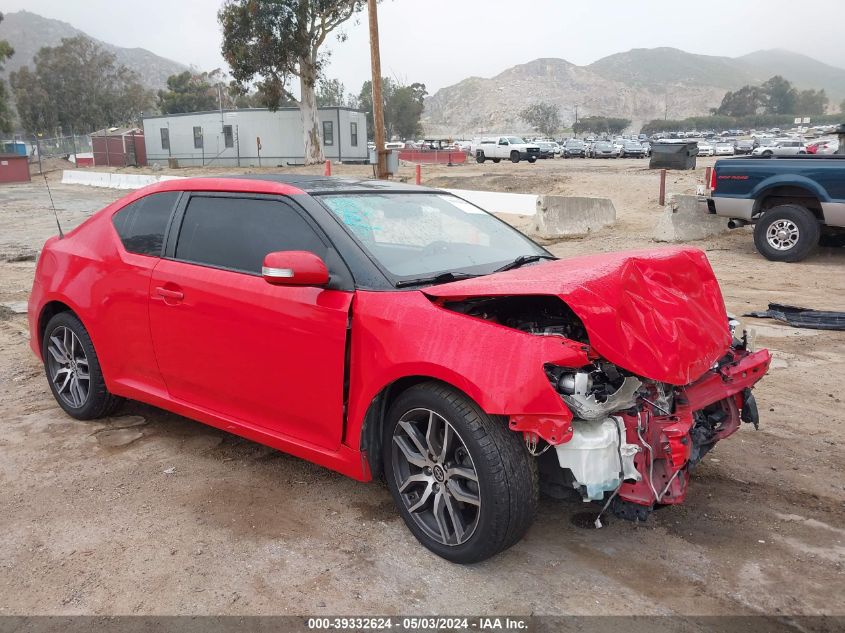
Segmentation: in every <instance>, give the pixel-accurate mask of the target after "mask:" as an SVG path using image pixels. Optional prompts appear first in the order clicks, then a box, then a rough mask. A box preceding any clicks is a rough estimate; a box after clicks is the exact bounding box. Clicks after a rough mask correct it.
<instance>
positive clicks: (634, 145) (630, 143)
mask: <svg viewBox="0 0 845 633" xmlns="http://www.w3.org/2000/svg"><path fill="white" fill-rule="evenodd" d="M625 147H628V148H637V149H638V148H639V147H640V144H639V143H637V142H636V141H625Z"/></svg>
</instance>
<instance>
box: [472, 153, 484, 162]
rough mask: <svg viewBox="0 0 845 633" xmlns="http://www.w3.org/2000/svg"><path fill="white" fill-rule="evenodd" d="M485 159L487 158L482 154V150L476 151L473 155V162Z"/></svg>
mask: <svg viewBox="0 0 845 633" xmlns="http://www.w3.org/2000/svg"><path fill="white" fill-rule="evenodd" d="M485 160H487V159H486V157H485V156H484V152H478V153H477V154H476V155H475V162H477V163H484V161H485Z"/></svg>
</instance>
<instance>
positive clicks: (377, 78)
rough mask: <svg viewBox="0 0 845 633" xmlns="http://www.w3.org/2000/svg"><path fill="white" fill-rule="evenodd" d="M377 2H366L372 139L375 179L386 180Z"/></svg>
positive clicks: (368, 0)
mask: <svg viewBox="0 0 845 633" xmlns="http://www.w3.org/2000/svg"><path fill="white" fill-rule="evenodd" d="M377 1H378V0H367V11H368V13H369V18H370V66H371V69H372V75H373V79H372V84H373V127H374V128H375V129H374V130H373V138H375V142H376V178H378V179H379V180H386V179H387V178H388V176H389V174H388V173H387V150H386V149H385V148H384V143H385V138H384V104H383V102H382V99H381V56H380V54H379V46H378V12H377V9H376V3H377Z"/></svg>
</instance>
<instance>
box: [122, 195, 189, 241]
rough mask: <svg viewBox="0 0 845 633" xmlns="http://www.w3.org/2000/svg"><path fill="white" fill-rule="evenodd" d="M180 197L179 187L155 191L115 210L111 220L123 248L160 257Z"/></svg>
mask: <svg viewBox="0 0 845 633" xmlns="http://www.w3.org/2000/svg"><path fill="white" fill-rule="evenodd" d="M178 198H179V192H178V191H167V192H163V193H153V194H150V195H149V196H144V197H143V198H140V199H138V200H136V201H135V202H131V203H129V204H128V205H126V206H125V207H123V208H122V209H121V210H120V211H118V212H117V213H115V214H114V215H113V216H112V224H113V225H114V228H115V230H116V231H117V234H118V235H119V236H120V241H121V242H123V248H125V249H126V250H127V251H129V252H130V253H137V254H138V255H149V256H151V257H161V249H162V245H163V244H164V232H165V231H166V230H167V223H168V222H169V221H170V214H171V213H172V212H173V207H174V206H176V200H177V199H178Z"/></svg>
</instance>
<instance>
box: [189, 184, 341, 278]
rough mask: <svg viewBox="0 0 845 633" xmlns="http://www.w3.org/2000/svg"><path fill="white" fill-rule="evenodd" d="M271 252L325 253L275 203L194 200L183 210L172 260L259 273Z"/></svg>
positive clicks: (309, 231) (307, 229)
mask: <svg viewBox="0 0 845 633" xmlns="http://www.w3.org/2000/svg"><path fill="white" fill-rule="evenodd" d="M274 251H311V252H312V253H314V254H315V255H319V256H320V257H322V258H324V259H325V257H326V254H327V251H328V248H327V247H326V245H325V243H323V241H322V240H321V239H320V237H319V236H318V235H317V233H316V232H315V231H314V229H313V228H311V226H310V225H309V224H308V222H306V221H305V220H304V219H303V218H302V216H300V215H299V214H298V213H297V212H296V211H295V210H294V209H293V208H292V207H291V206H289V205H288V204H286V203H284V202H281V201H279V200H256V199H248V198H224V197H220V198H218V197H204V196H194V197H192V198H191V201H190V202H189V203H188V208H187V209H185V217H184V219H183V220H182V228H181V229H180V231H179V240H178V242H177V243H176V259H179V260H182V261H187V262H194V263H196V264H204V265H206V266H215V267H218V268H227V269H230V270H237V271H243V272H248V273H256V274H260V273H261V265H262V264H263V263H264V256H265V255H266V254H267V253H272V252H274Z"/></svg>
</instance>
